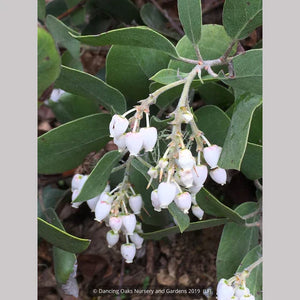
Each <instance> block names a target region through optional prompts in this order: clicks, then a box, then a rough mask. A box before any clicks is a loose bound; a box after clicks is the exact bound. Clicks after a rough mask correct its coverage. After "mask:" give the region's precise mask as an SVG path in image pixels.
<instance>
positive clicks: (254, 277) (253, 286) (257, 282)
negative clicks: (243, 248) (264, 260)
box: [236, 245, 262, 300]
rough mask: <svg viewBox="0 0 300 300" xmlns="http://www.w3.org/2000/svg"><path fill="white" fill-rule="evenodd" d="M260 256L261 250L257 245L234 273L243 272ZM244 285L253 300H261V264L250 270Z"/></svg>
mask: <svg viewBox="0 0 300 300" xmlns="http://www.w3.org/2000/svg"><path fill="white" fill-rule="evenodd" d="M261 256H262V248H261V246H260V245H258V246H256V247H255V248H253V249H251V250H250V251H249V252H248V253H247V254H246V256H245V257H244V259H243V260H242V262H241V264H240V266H239V267H238V269H237V270H236V272H242V271H244V269H245V268H247V267H249V266H250V265H251V264H253V263H254V262H256V261H257V260H258V259H259V258H261ZM246 284H247V288H248V289H249V290H250V292H251V294H252V295H253V296H254V297H255V300H262V264H260V265H258V266H257V267H256V268H254V269H253V270H252V272H251V273H250V276H249V277H248V278H247V283H246Z"/></svg>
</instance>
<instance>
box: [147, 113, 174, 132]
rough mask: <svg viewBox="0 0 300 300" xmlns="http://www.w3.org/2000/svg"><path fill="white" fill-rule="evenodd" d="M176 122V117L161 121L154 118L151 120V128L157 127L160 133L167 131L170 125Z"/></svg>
mask: <svg viewBox="0 0 300 300" xmlns="http://www.w3.org/2000/svg"><path fill="white" fill-rule="evenodd" d="M173 120H174V117H171V118H169V119H165V120H160V119H159V118H157V117H155V116H152V117H151V119H150V126H153V127H156V129H157V130H158V131H160V130H163V129H165V128H166V127H168V126H169V123H170V122H172V121H173Z"/></svg>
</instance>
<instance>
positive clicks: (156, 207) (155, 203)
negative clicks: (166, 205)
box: [151, 190, 161, 212]
mask: <svg viewBox="0 0 300 300" xmlns="http://www.w3.org/2000/svg"><path fill="white" fill-rule="evenodd" d="M151 202H152V206H153V207H154V210H155V211H158V212H160V211H161V208H160V202H159V200H158V193H157V190H153V191H152V192H151Z"/></svg>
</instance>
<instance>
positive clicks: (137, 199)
mask: <svg viewBox="0 0 300 300" xmlns="http://www.w3.org/2000/svg"><path fill="white" fill-rule="evenodd" d="M129 206H130V208H131V209H132V211H133V213H134V214H135V215H138V214H140V213H141V209H142V206H143V200H142V196H141V195H140V194H138V195H132V196H130V197H129Z"/></svg>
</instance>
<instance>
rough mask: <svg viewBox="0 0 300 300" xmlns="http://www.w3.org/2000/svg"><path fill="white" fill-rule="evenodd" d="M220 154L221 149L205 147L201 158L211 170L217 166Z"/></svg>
mask: <svg viewBox="0 0 300 300" xmlns="http://www.w3.org/2000/svg"><path fill="white" fill-rule="evenodd" d="M221 152H222V147H220V146H217V145H212V146H209V147H205V148H204V149H203V156H204V159H205V161H206V162H207V163H208V164H209V166H210V167H211V168H216V167H217V166H218V161H219V158H220V155H221Z"/></svg>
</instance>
